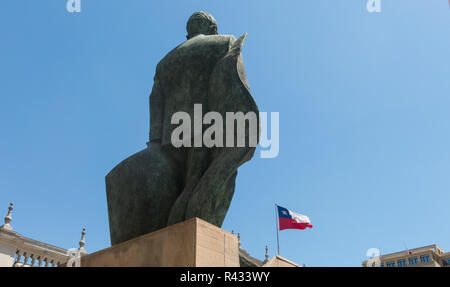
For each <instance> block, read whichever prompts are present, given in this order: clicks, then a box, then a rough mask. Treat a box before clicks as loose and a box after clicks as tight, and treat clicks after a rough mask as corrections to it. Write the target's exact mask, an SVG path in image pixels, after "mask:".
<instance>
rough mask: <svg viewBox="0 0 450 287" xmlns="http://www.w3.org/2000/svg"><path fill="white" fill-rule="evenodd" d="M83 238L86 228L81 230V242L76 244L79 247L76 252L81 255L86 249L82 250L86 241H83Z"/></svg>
mask: <svg viewBox="0 0 450 287" xmlns="http://www.w3.org/2000/svg"><path fill="white" fill-rule="evenodd" d="M85 236H86V228H83V231H82V232H81V240H80V242H78V244H79V245H80V248H78V250H80V252H81V253H86V249H84V245H86V241H85V239H84V238H85Z"/></svg>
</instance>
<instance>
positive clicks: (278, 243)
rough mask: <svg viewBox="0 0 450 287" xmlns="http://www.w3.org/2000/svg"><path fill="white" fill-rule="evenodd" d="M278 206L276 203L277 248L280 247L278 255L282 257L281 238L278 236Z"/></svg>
mask: <svg viewBox="0 0 450 287" xmlns="http://www.w3.org/2000/svg"><path fill="white" fill-rule="evenodd" d="M278 221H279V220H278V205H277V204H276V203H275V224H276V228H277V246H278V255H280V238H279V236H278Z"/></svg>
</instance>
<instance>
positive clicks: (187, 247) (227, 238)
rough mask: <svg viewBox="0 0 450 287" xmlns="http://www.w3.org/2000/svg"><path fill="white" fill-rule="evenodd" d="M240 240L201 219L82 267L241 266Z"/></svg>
mask: <svg viewBox="0 0 450 287" xmlns="http://www.w3.org/2000/svg"><path fill="white" fill-rule="evenodd" d="M238 248H239V247H238V239H237V237H236V236H235V235H233V234H231V233H229V232H226V231H224V230H222V229H220V228H218V227H217V226H214V225H212V224H210V223H208V222H206V221H203V220H201V219H199V218H192V219H189V220H187V221H184V222H181V223H178V224H175V225H172V226H169V227H166V228H163V229H160V230H158V231H155V232H152V233H149V234H145V235H142V236H140V237H137V238H134V239H131V240H129V241H126V242H123V243H120V244H117V245H114V246H112V247H109V248H106V249H103V250H100V251H98V252H95V253H92V254H89V255H85V256H83V257H82V258H81V267H239V251H238Z"/></svg>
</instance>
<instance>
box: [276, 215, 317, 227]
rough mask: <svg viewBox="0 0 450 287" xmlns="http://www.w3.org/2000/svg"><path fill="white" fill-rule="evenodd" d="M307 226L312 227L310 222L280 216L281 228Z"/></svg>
mask: <svg viewBox="0 0 450 287" xmlns="http://www.w3.org/2000/svg"><path fill="white" fill-rule="evenodd" d="M306 227H309V228H312V225H311V224H309V223H298V222H296V221H295V220H294V219H290V218H283V217H280V230H283V229H301V230H303V229H305V228H306Z"/></svg>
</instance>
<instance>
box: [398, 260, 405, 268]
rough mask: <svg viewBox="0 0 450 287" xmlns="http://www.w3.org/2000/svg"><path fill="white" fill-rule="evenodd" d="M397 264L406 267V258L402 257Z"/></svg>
mask: <svg viewBox="0 0 450 287" xmlns="http://www.w3.org/2000/svg"><path fill="white" fill-rule="evenodd" d="M397 266H398V267H405V266H406V260H405V259H400V260H398V261H397Z"/></svg>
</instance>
